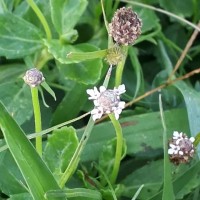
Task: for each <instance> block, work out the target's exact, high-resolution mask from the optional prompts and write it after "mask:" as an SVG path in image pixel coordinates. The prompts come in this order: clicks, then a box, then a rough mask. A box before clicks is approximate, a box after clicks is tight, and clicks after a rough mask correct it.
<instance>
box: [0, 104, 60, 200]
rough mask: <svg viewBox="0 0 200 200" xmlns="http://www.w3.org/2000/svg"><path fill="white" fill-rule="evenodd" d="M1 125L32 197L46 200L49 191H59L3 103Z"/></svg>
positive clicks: (0, 109) (0, 112) (0, 108)
mask: <svg viewBox="0 0 200 200" xmlns="http://www.w3.org/2000/svg"><path fill="white" fill-rule="evenodd" d="M0 125H1V130H2V132H3V135H4V138H5V140H6V143H7V145H8V147H9V149H10V152H11V154H12V156H13V157H14V160H15V162H16V163H17V165H18V167H19V169H20V171H21V173H22V175H23V176H24V179H25V181H26V183H27V185H28V188H29V190H30V193H31V195H32V197H33V198H34V199H35V200H38V199H40V200H42V199H45V198H44V195H45V193H46V192H47V191H49V190H57V189H59V187H58V185H57V183H56V181H55V179H54V177H53V175H52V173H51V172H50V171H49V169H48V168H47V166H46V165H45V163H44V162H43V160H42V159H41V157H40V156H39V154H37V152H36V150H35V149H34V147H33V145H32V144H31V143H30V141H29V140H28V139H27V137H26V135H25V134H24V132H23V131H22V129H21V128H20V127H19V126H18V124H17V123H16V122H15V121H14V119H13V118H12V117H11V116H10V114H9V113H8V112H7V110H6V109H5V107H4V106H3V104H2V103H1V102H0Z"/></svg>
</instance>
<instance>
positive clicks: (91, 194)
mask: <svg viewBox="0 0 200 200" xmlns="http://www.w3.org/2000/svg"><path fill="white" fill-rule="evenodd" d="M52 196H53V197H60V196H63V197H67V199H71V198H72V199H74V200H87V199H94V200H101V199H102V197H101V193H100V192H98V191H95V190H91V189H85V188H75V189H64V190H56V191H49V192H47V194H46V197H47V198H48V197H52Z"/></svg>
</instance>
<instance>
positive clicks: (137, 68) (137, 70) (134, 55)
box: [129, 48, 144, 98]
mask: <svg viewBox="0 0 200 200" xmlns="http://www.w3.org/2000/svg"><path fill="white" fill-rule="evenodd" d="M129 56H130V59H131V63H132V67H133V69H134V70H135V76H136V86H135V90H134V91H135V94H134V97H133V98H135V97H136V96H137V95H138V92H139V89H140V87H141V86H143V84H144V80H143V74H142V67H141V65H140V62H139V60H138V58H137V51H136V49H135V48H129ZM129 83H130V82H129ZM129 85H130V84H129ZM130 87H131V88H133V86H132V84H131V86H130ZM131 88H130V89H131Z"/></svg>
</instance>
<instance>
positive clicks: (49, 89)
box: [41, 81, 56, 101]
mask: <svg viewBox="0 0 200 200" xmlns="http://www.w3.org/2000/svg"><path fill="white" fill-rule="evenodd" d="M41 85H42V87H43V88H44V89H45V90H46V91H47V92H48V93H49V94H50V95H51V96H52V97H53V98H54V100H55V101H56V95H55V93H54V91H53V90H52V89H51V88H50V87H49V85H48V84H47V83H46V81H44V82H42V83H41Z"/></svg>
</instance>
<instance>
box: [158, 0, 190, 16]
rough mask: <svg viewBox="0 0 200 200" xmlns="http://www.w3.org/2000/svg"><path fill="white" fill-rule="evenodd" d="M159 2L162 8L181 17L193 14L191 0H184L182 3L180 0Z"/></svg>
mask: <svg viewBox="0 0 200 200" xmlns="http://www.w3.org/2000/svg"><path fill="white" fill-rule="evenodd" d="M159 2H160V5H161V6H162V7H163V8H164V9H166V10H168V11H170V12H172V13H174V14H177V15H180V16H182V17H191V16H192V14H193V1H191V0H184V3H183V1H182V0H176V1H174V2H172V1H168V0H159Z"/></svg>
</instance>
